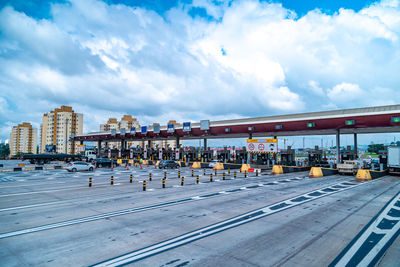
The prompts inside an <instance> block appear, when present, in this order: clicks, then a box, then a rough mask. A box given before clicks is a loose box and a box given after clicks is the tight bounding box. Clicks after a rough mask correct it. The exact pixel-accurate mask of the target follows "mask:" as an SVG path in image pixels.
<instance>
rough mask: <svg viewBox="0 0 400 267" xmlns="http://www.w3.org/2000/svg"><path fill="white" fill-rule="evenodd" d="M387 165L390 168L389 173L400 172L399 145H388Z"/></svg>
mask: <svg viewBox="0 0 400 267" xmlns="http://www.w3.org/2000/svg"><path fill="white" fill-rule="evenodd" d="M387 166H388V169H389V173H392V174H400V147H399V146H390V147H388V160H387Z"/></svg>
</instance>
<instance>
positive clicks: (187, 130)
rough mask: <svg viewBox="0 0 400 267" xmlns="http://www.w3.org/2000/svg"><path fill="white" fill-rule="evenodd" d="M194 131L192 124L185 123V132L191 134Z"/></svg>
mask: <svg viewBox="0 0 400 267" xmlns="http://www.w3.org/2000/svg"><path fill="white" fill-rule="evenodd" d="M191 130H192V127H191V125H190V122H184V123H183V131H184V132H190V131H191Z"/></svg>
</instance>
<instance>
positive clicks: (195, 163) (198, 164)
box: [191, 161, 201, 169]
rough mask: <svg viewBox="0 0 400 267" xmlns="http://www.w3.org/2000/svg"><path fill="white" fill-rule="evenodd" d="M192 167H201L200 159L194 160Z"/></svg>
mask: <svg viewBox="0 0 400 267" xmlns="http://www.w3.org/2000/svg"><path fill="white" fill-rule="evenodd" d="M191 168H192V169H201V163H200V162H198V161H195V162H193V164H192V167H191Z"/></svg>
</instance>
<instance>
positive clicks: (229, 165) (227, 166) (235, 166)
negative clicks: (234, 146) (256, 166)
mask: <svg viewBox="0 0 400 267" xmlns="http://www.w3.org/2000/svg"><path fill="white" fill-rule="evenodd" d="M241 167H242V164H235V163H224V168H225V170H227V169H231V170H233V169H240V168H241Z"/></svg>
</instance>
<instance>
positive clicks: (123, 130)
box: [120, 128, 126, 136]
mask: <svg viewBox="0 0 400 267" xmlns="http://www.w3.org/2000/svg"><path fill="white" fill-rule="evenodd" d="M125 134H126V130H125V128H121V130H120V135H121V136H125Z"/></svg>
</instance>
